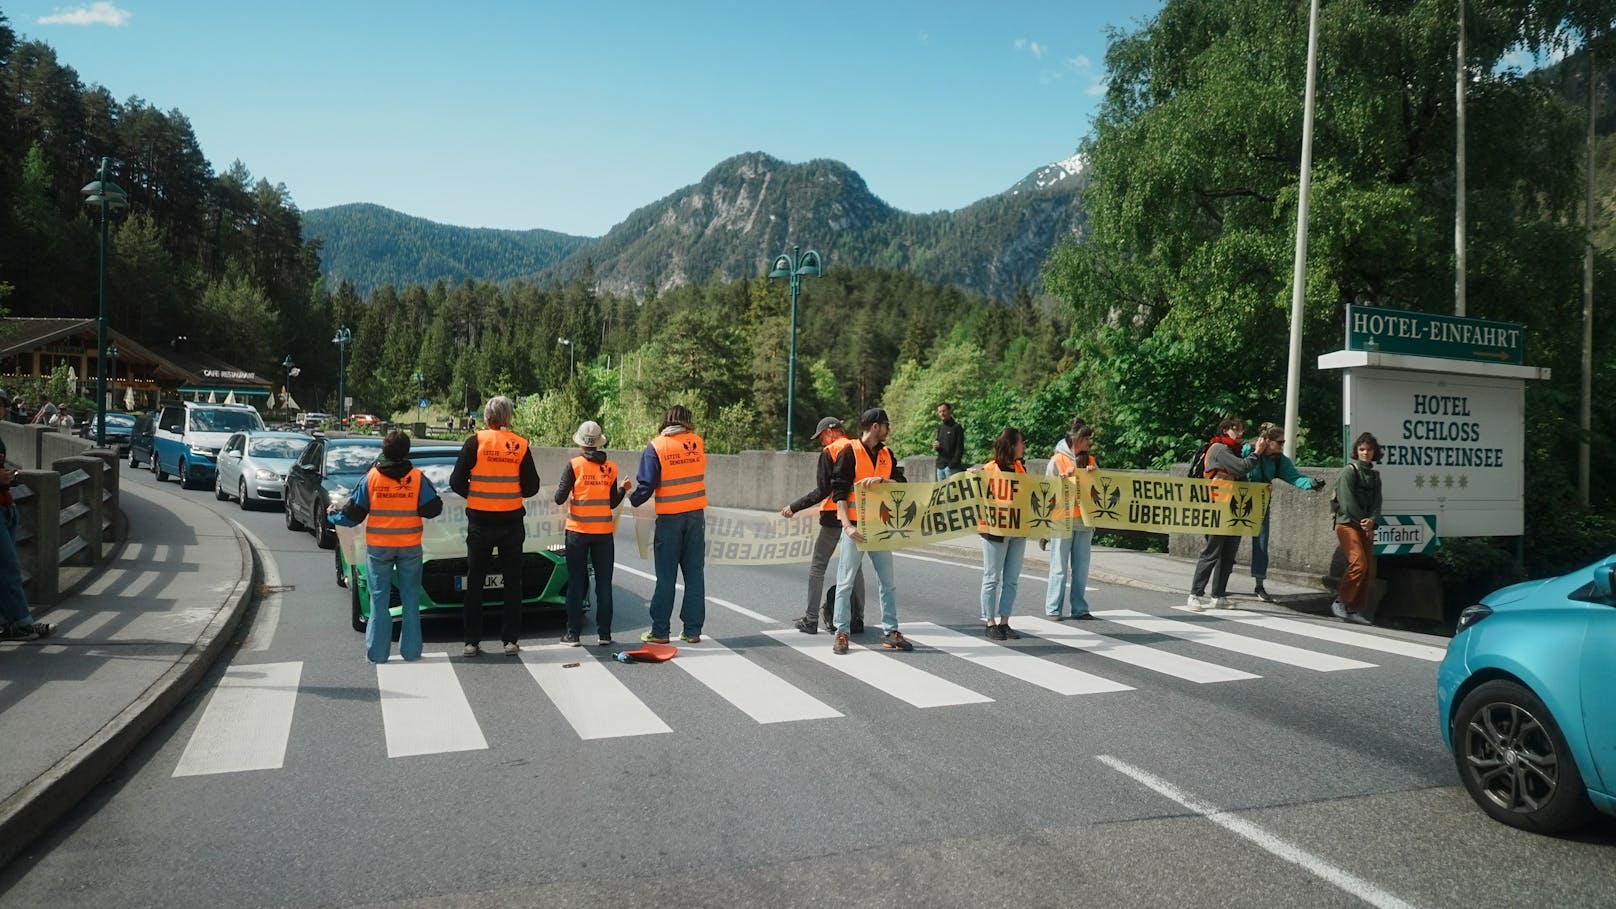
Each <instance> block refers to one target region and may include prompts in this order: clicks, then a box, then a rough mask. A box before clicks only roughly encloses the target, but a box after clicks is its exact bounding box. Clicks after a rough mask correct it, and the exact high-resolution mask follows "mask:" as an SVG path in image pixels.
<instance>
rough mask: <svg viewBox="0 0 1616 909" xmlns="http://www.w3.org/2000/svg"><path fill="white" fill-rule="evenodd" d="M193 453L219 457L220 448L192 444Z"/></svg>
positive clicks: (205, 456)
mask: <svg viewBox="0 0 1616 909" xmlns="http://www.w3.org/2000/svg"><path fill="white" fill-rule="evenodd" d="M191 454H194V455H197V456H199V457H204V458H212V457H217V456H218V454H219V449H217V448H203V447H202V446H201V445H192V446H191Z"/></svg>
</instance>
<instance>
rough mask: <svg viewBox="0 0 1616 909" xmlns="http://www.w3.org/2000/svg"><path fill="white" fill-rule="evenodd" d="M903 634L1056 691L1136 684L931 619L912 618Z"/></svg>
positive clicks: (1118, 688) (1095, 691)
mask: <svg viewBox="0 0 1616 909" xmlns="http://www.w3.org/2000/svg"><path fill="white" fill-rule="evenodd" d="M903 634H904V637H907V638H908V639H909V640H911V641H913V642H914V643H916V644H919V645H921V646H924V647H930V648H932V649H933V650H941V651H942V652H944V653H947V654H952V655H953V656H957V657H961V658H963V659H967V660H970V661H971V662H973V663H975V664H977V665H978V666H982V667H984V668H986V669H991V670H993V671H994V672H1002V673H1004V674H1005V675H1007V676H1010V677H1011V678H1014V679H1020V680H1021V681H1023V682H1028V683H1030V684H1033V685H1037V686H1038V687H1040V688H1047V689H1049V690H1050V691H1053V692H1055V693H1056V694H1065V695H1072V694H1101V693H1103V692H1108V691H1132V690H1133V687H1132V686H1130V685H1124V684H1122V683H1121V682H1113V681H1111V680H1110V679H1103V678H1100V677H1099V676H1097V675H1090V674H1089V673H1087V672H1083V671H1082V670H1080V669H1073V668H1072V667H1070V666H1065V665H1062V664H1060V663H1057V662H1055V661H1053V660H1046V659H1042V658H1040V657H1037V656H1034V655H1032V654H1030V653H1026V652H1024V651H1021V650H1016V649H1014V648H1012V647H1001V646H999V645H998V644H995V643H993V642H992V641H989V640H987V639H985V638H981V637H977V636H976V635H968V634H962V633H960V632H958V631H955V630H953V629H952V628H944V627H942V626H940V625H933V624H932V623H931V622H910V623H908V624H905V625H904V626H903Z"/></svg>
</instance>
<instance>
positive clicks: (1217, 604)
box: [1212, 597, 1234, 609]
mask: <svg viewBox="0 0 1616 909" xmlns="http://www.w3.org/2000/svg"><path fill="white" fill-rule="evenodd" d="M1212 608H1213V609H1233V608H1234V601H1233V600H1231V599H1229V598H1228V597H1213V598H1212Z"/></svg>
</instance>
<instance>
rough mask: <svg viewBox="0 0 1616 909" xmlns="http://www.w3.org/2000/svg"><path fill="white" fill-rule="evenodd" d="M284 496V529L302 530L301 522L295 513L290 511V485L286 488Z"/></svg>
mask: <svg viewBox="0 0 1616 909" xmlns="http://www.w3.org/2000/svg"><path fill="white" fill-rule="evenodd" d="M285 498H286V529H287V530H290V531H293V532H296V531H299V530H302V529H303V522H302V521H299V520H298V519H297V515H295V514H293V513H292V489H291V487H287V488H286V497H285Z"/></svg>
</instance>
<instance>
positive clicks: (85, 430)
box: [79, 410, 135, 454]
mask: <svg viewBox="0 0 1616 909" xmlns="http://www.w3.org/2000/svg"><path fill="white" fill-rule="evenodd" d="M96 426H97V423H96V418H95V414H91V415H90V418H89V419H87V420H85V421H84V422H83V423H80V424H79V435H81V436H83V437H84V438H86V439H89V440H90V441H92V442H93V441H95V437H96ZM134 429H135V417H134V414H127V413H123V412H121V411H114V410H109V411H107V439H106V444H107V447H108V448H113V449H116V450H117V451H118V453H120V454H122V453H123V452H125V451H128V450H129V439H130V437H131V436H132V435H134Z"/></svg>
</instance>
